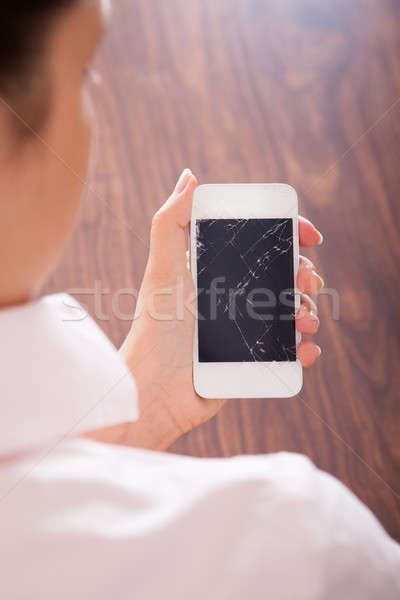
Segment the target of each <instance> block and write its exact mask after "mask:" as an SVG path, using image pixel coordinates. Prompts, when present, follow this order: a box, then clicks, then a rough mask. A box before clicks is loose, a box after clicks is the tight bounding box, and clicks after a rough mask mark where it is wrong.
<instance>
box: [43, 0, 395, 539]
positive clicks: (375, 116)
mask: <svg viewBox="0 0 400 600" xmlns="http://www.w3.org/2000/svg"><path fill="white" fill-rule="evenodd" d="M114 5H115V6H114V17H113V21H112V24H111V27H110V30H109V32H108V36H107V38H106V40H105V43H104V45H103V48H102V50H101V53H100V56H99V59H98V61H97V68H98V70H99V72H100V74H101V76H102V78H103V83H102V84H101V85H100V86H99V87H97V88H96V89H94V90H93V96H94V100H95V104H96V106H97V115H98V122H99V131H98V159H97V168H96V173H95V178H94V183H93V186H92V189H91V191H90V192H89V193H88V195H87V198H86V201H85V205H84V209H83V214H82V222H81V225H80V227H79V229H78V230H77V232H76V234H75V235H74V238H73V240H72V243H71V245H70V247H69V249H68V251H67V253H66V255H65V257H64V260H63V263H62V265H61V267H60V269H59V270H58V271H57V273H56V274H55V275H54V276H53V278H52V280H51V281H50V283H49V285H48V288H47V291H54V290H59V289H71V288H94V287H95V285H96V283H95V282H96V281H97V282H98V283H97V285H98V286H99V288H100V287H101V288H102V290H103V295H102V297H101V305H100V307H99V306H98V307H97V308H96V310H95V307H94V301H93V297H92V296H91V295H90V294H88V295H87V296H84V295H82V294H79V295H78V297H79V299H80V300H81V301H82V302H83V303H85V304H86V305H87V306H88V307H89V308H90V310H91V312H92V313H94V312H96V315H97V319H98V321H99V323H100V325H101V326H102V327H103V329H104V330H105V331H106V332H107V333H108V334H109V336H110V337H111V338H112V340H113V342H114V343H115V344H119V343H120V342H121V340H122V339H123V337H124V335H125V333H126V332H127V330H128V328H129V321H128V320H120V319H117V318H116V317H115V316H113V314H112V294H113V293H115V292H116V291H117V290H119V289H121V288H131V287H137V286H138V285H139V283H140V280H141V277H142V274H143V270H144V266H145V261H146V256H147V245H146V244H147V238H148V232H149V227H150V222H151V217H152V214H153V212H154V211H155V210H156V209H157V207H158V206H159V205H160V203H161V202H162V201H163V200H164V199H165V198H166V196H167V195H168V194H169V192H170V190H171V189H172V187H173V185H174V182H175V180H176V178H177V175H178V174H179V172H180V171H181V170H182V169H183V167H185V166H189V167H191V168H192V170H193V171H194V172H195V173H196V174H197V175H198V177H199V179H200V181H201V182H243V181H245V182H260V181H261V182H264V181H266V182H268V181H279V182H289V183H291V184H292V185H293V186H294V187H295V188H296V189H297V190H298V193H299V196H300V199H301V210H302V213H303V214H304V215H305V216H307V217H309V218H311V219H312V220H314V221H315V223H316V224H317V225H318V226H319V228H320V229H321V231H322V232H323V233H324V236H325V243H324V245H323V247H322V248H321V249H318V251H312V252H308V253H307V255H308V256H310V257H311V258H312V260H313V261H315V262H316V264H317V265H318V267H319V269H320V270H321V272H322V275H323V276H324V278H325V280H326V285H327V287H328V288H329V289H331V290H334V292H332V293H331V294H330V295H328V296H323V297H320V298H319V309H320V315H321V329H320V333H319V335H318V341H319V343H320V344H321V346H322V348H323V356H322V358H321V360H320V361H319V363H318V366H316V367H315V368H314V369H312V370H311V371H310V372H308V373H306V377H305V385H304V389H303V391H302V393H301V394H300V397H297V398H294V399H288V400H251V401H250V400H239V401H230V402H229V404H228V405H227V407H226V408H225V409H224V410H223V411H222V412H221V414H219V416H218V417H217V418H216V419H214V420H213V421H211V422H209V423H207V424H206V425H204V426H202V427H200V428H199V429H197V430H195V431H193V432H191V433H190V434H188V435H187V436H185V437H184V438H183V439H181V440H180V441H179V442H178V443H176V444H175V446H174V447H173V448H172V449H171V450H172V451H173V452H179V453H183V454H190V455H195V456H229V455H232V454H237V453H246V454H247V453H262V452H277V451H281V450H287V451H291V452H301V453H304V454H306V455H308V456H309V457H310V458H311V459H312V460H313V461H314V462H315V463H316V464H317V465H318V466H319V467H321V468H323V469H325V470H327V471H328V472H330V473H332V474H334V475H336V476H337V477H339V478H340V479H341V480H342V481H343V482H344V483H345V484H346V485H347V486H349V487H350V488H351V489H352V490H353V491H354V492H355V493H356V494H357V495H358V496H359V497H360V498H361V499H362V500H363V501H364V502H365V503H366V504H367V505H368V506H369V507H370V508H371V509H372V510H373V511H374V513H375V514H376V515H377V517H378V518H379V519H380V520H381V521H382V523H383V525H384V526H385V527H386V529H387V530H388V531H389V533H390V534H391V535H393V536H394V537H396V538H397V539H400V496H399V494H400V469H399V465H400V410H399V400H400V398H399V396H400V346H399V338H400V326H399V315H398V306H399V298H400V280H399V266H398V263H399V249H400V242H399V237H398V223H399V220H400V208H399V207H400V202H399V200H400V198H399V192H400V162H399V161H400V120H399V119H400V36H399V22H400V5H399V2H398V0H326V1H325V2H321V1H320V0H285V1H283V0H190V1H188V0H168V1H166V0H135V1H133V0H116V1H115V2H114ZM107 289H108V292H107V291H106V290H107ZM332 294H333V296H332ZM332 297H333V299H334V300H335V303H337V302H339V311H338V307H337V306H336V304H335V303H334V308H335V310H333V309H332ZM100 309H101V310H100ZM120 309H121V311H124V312H126V313H129V312H132V310H133V301H132V299H131V298H129V296H128V295H126V296H120ZM336 313H337V314H336Z"/></svg>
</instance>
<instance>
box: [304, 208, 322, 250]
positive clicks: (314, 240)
mask: <svg viewBox="0 0 400 600" xmlns="http://www.w3.org/2000/svg"><path fill="white" fill-rule="evenodd" d="M299 239H300V246H303V248H311V247H312V246H320V245H321V244H322V242H323V241H324V238H323V236H322V233H321V232H320V231H318V229H317V228H316V227H315V226H314V225H313V224H312V223H311V221H309V220H308V219H305V218H304V217H301V216H300V215H299Z"/></svg>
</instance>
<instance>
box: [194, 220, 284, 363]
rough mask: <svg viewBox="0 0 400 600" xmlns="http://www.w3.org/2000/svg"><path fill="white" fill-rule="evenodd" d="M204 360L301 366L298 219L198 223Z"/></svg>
mask: <svg viewBox="0 0 400 600" xmlns="http://www.w3.org/2000/svg"><path fill="white" fill-rule="evenodd" d="M196 233H197V240H196V247H197V287H198V348H199V362H252V361H263V362H269V361H295V360H296V332H295V319H294V317H295V304H294V290H293V282H294V272H293V221H292V219H287V218H286V219H216V220H215V219H214V220H213V219H201V220H197V221H196Z"/></svg>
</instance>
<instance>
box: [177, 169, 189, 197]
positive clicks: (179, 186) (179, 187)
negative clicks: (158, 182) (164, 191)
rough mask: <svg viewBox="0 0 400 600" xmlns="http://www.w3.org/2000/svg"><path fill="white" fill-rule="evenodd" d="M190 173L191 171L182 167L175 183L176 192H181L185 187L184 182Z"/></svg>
mask: <svg viewBox="0 0 400 600" xmlns="http://www.w3.org/2000/svg"><path fill="white" fill-rule="evenodd" d="M190 175H192V171H191V170H190V169H184V170H183V171H182V173H181V175H180V177H179V179H178V182H177V184H176V187H175V190H176V191H177V192H183V190H184V189H185V187H186V182H187V179H188V177H189V176H190Z"/></svg>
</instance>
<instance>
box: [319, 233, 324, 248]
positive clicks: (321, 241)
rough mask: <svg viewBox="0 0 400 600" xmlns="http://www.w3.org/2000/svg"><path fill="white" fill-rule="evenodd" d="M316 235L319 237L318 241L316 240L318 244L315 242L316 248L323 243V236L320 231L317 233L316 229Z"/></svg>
mask: <svg viewBox="0 0 400 600" xmlns="http://www.w3.org/2000/svg"><path fill="white" fill-rule="evenodd" d="M317 233H318V236H319V239H318V242H317V246H321V244H323V242H324V236H323V235H322V233H321V232H320V231H318V229H317Z"/></svg>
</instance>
